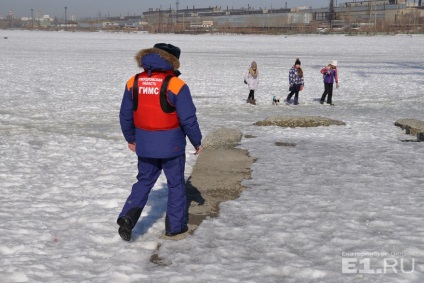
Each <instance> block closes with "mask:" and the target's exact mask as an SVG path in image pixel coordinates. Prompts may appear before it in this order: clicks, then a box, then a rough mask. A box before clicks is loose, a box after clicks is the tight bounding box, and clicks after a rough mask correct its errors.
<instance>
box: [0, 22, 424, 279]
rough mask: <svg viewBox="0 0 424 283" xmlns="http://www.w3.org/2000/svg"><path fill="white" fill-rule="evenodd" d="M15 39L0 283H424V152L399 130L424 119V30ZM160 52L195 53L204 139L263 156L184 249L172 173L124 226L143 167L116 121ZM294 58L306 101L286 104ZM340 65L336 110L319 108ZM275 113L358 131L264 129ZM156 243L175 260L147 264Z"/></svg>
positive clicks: (3, 47) (5, 70)
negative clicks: (151, 51)
mask: <svg viewBox="0 0 424 283" xmlns="http://www.w3.org/2000/svg"><path fill="white" fill-rule="evenodd" d="M0 35H1V37H0V38H1V40H0V69H1V76H0V102H1V104H0V152H1V163H0V189H1V192H2V196H1V198H0V219H1V221H0V239H1V241H0V282H2V283H3V282H8V283H9V282H261V283H265V282H325V283H327V282H338V283H340V282H424V240H423V239H424V224H423V223H424V222H423V213H422V207H423V202H424V191H423V183H424V175H423V168H424V159H423V156H424V144H423V143H417V142H402V140H408V139H409V140H411V139H413V137H410V136H407V135H405V134H404V133H403V132H402V130H401V129H400V128H398V127H395V126H394V122H395V121H396V120H398V119H401V118H415V119H419V120H424V111H423V108H424V80H423V75H424V50H423V49H422V46H424V36H418V35H414V36H373V37H362V36H358V37H349V36H322V35H321V36H315V35H312V36H288V37H286V36H259V35H243V36H241V35H240V36H239V35H198V36H191V35H147V34H123V33H120V34H108V33H67V32H30V31H6V30H1V31H0ZM5 36H7V37H8V39H7V40H6V39H3V38H4V37H5ZM157 42H167V43H172V44H174V45H177V46H179V47H180V48H181V49H182V55H181V58H180V61H181V69H180V70H181V72H182V76H181V78H182V79H183V80H185V81H186V82H187V84H188V85H189V87H190V89H191V91H192V95H193V97H194V101H195V104H196V106H197V109H198V117H199V122H200V126H201V129H202V131H203V133H204V135H207V133H208V132H211V131H212V130H214V129H216V128H219V127H232V128H238V129H240V130H241V131H242V132H243V135H250V136H254V138H243V139H242V142H241V145H240V147H241V148H244V149H247V150H248V151H249V153H250V155H251V156H252V157H253V158H255V159H256V162H255V163H254V164H253V166H252V178H251V179H249V180H245V181H244V182H243V185H245V186H247V187H248V189H247V190H245V191H244V192H243V193H242V195H241V197H240V198H239V199H237V200H233V201H229V202H226V203H223V204H222V205H221V211H220V215H219V217H218V218H213V219H207V220H206V221H204V222H203V223H202V224H201V225H200V226H199V228H198V229H197V230H196V232H195V233H194V235H191V236H189V237H188V238H186V239H184V240H181V241H165V240H162V239H160V236H161V234H162V233H163V230H164V212H165V208H166V197H167V192H166V190H167V188H166V180H165V177H164V176H163V175H162V176H161V177H160V179H159V181H158V183H157V184H156V186H155V188H154V190H153V191H152V193H151V195H150V199H149V202H148V205H147V207H146V209H145V210H144V211H143V214H142V217H141V219H140V222H139V223H138V225H137V226H136V228H135V230H134V233H133V234H134V237H133V238H134V241H132V242H130V243H127V242H124V241H122V240H121V239H120V237H119V235H118V233H117V229H118V226H117V225H116V217H117V215H118V214H119V212H120V209H121V207H122V205H123V203H124V201H125V200H126V197H127V195H128V193H129V191H130V189H131V185H132V183H133V182H134V181H135V176H136V173H137V172H136V158H135V156H134V155H133V154H132V153H131V152H130V151H129V150H128V149H127V145H126V143H125V141H124V139H123V138H122V135H121V132H120V128H119V121H118V112H119V106H120V102H121V98H122V94H123V90H124V87H125V82H126V81H127V80H128V79H129V78H130V77H131V76H132V75H133V74H135V73H136V72H138V71H139V69H138V67H137V65H136V62H135V60H134V55H135V53H136V52H137V51H138V50H140V49H142V48H148V47H151V46H153V44H155V43H157ZM297 57H299V58H300V60H301V61H302V68H303V70H304V73H305V89H304V90H303V91H302V92H301V93H300V103H301V105H300V106H298V107H295V106H290V107H287V106H286V105H280V106H273V105H272V104H271V103H272V97H273V95H280V96H281V97H282V98H284V97H285V96H286V95H287V93H288V71H289V69H290V67H291V66H292V65H293V64H294V61H295V59H296V58H297ZM253 60H255V61H256V62H257V63H258V69H259V71H260V74H261V82H260V88H259V90H258V91H257V92H256V93H255V98H256V99H257V103H258V105H256V106H252V105H247V104H246V102H245V99H246V98H247V96H248V90H247V88H246V86H245V85H244V84H243V74H244V72H245V70H246V69H247V68H248V67H249V66H250V63H251V61H253ZM331 60H338V66H339V72H340V73H339V78H340V89H339V90H336V91H335V92H334V97H333V101H334V103H335V104H336V106H335V107H327V106H322V105H320V104H319V103H318V101H317V99H319V97H320V96H321V94H322V91H323V83H322V77H321V74H320V73H319V71H320V68H321V67H323V66H325V65H327V64H328V63H329V62H331ZM278 115H308V116H311V115H316V116H323V117H327V118H331V119H337V120H341V121H344V122H345V123H346V126H330V127H318V128H279V127H258V126H254V125H253V123H254V122H256V121H259V120H263V119H265V118H267V117H269V116H278ZM276 142H287V143H294V144H295V145H296V146H290V147H279V146H276V145H275V143H276ZM193 153H194V149H192V148H191V146H188V150H187V160H188V164H187V170H186V175H187V178H188V177H189V176H190V172H191V170H192V168H193V166H194V164H195V161H196V159H195V158H196V157H195V156H194V155H193ZM158 244H161V248H160V250H159V256H160V257H161V258H162V259H163V260H164V262H165V263H167V264H168V265H166V266H160V265H156V264H154V263H152V262H150V257H151V255H152V254H153V253H154V251H155V249H156V247H157V245H158ZM352 258H353V261H352ZM387 258H389V259H390V258H391V259H393V260H396V261H397V265H395V264H394V261H393V260H392V261H390V260H387ZM385 259H386V261H385ZM355 260H356V261H355ZM384 263H386V268H385V266H384ZM401 263H402V265H401ZM352 270H353V272H354V273H353V274H349V273H347V272H346V271H352ZM373 272H374V274H373Z"/></svg>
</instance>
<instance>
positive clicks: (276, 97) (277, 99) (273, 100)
mask: <svg viewBox="0 0 424 283" xmlns="http://www.w3.org/2000/svg"><path fill="white" fill-rule="evenodd" d="M278 103H280V97H279V96H275V95H274V97H273V98H272V105H278Z"/></svg>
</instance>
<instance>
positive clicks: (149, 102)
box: [128, 71, 185, 131]
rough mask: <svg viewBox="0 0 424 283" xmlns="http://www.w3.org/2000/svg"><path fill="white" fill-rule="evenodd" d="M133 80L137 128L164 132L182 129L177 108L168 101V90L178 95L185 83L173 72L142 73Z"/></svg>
mask: <svg viewBox="0 0 424 283" xmlns="http://www.w3.org/2000/svg"><path fill="white" fill-rule="evenodd" d="M131 80H132V81H133V86H132V87H133V104H134V124H135V126H136V127H137V128H139V129H142V130H146V131H162V130H170V129H175V128H179V127H180V122H179V120H178V116H177V112H176V111H175V107H174V106H173V105H172V104H171V103H170V102H169V100H168V90H169V91H171V92H172V93H174V94H178V93H179V91H180V89H181V88H182V87H183V86H184V84H185V83H184V82H183V81H182V80H181V79H179V78H177V77H176V76H175V74H174V72H173V71H167V72H152V73H151V75H150V76H148V72H142V73H140V74H137V75H135V76H134V77H133V78H131V79H130V81H131ZM130 81H129V83H130ZM128 87H131V86H130V85H129V86H128Z"/></svg>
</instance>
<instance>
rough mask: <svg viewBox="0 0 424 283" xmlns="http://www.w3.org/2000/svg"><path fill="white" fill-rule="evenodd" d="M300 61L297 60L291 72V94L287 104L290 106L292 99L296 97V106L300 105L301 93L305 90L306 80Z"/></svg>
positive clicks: (288, 96)
mask: <svg viewBox="0 0 424 283" xmlns="http://www.w3.org/2000/svg"><path fill="white" fill-rule="evenodd" d="M300 65H301V63H300V60H299V58H297V59H296V62H295V63H294V66H293V67H292V68H291V69H290V71H289V83H290V88H289V90H290V93H289V94H288V95H287V98H286V103H287V104H290V99H291V98H292V96H293V95H294V103H293V104H294V105H298V104H299V92H300V91H302V90H303V86H304V80H303V71H302V68H300Z"/></svg>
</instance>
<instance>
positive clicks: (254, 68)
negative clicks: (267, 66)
mask: <svg viewBox="0 0 424 283" xmlns="http://www.w3.org/2000/svg"><path fill="white" fill-rule="evenodd" d="M244 83H245V84H247V87H248V88H249V96H248V97H247V100H246V102H247V103H251V104H253V105H256V100H255V90H256V89H257V88H258V84H259V70H258V65H257V64H256V62H255V61H253V62H252V63H251V64H250V68H249V69H248V70H247V72H246V73H245V75H244Z"/></svg>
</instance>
